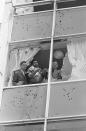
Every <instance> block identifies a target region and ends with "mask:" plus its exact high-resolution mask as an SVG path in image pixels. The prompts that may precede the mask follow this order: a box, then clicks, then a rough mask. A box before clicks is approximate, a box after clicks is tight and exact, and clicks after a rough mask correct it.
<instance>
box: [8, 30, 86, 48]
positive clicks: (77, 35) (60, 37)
mask: <svg viewBox="0 0 86 131" xmlns="http://www.w3.org/2000/svg"><path fill="white" fill-rule="evenodd" d="M82 36H83V37H86V32H83V33H75V34H69V35H59V36H54V37H53V39H54V40H55V39H64V38H65V39H66V38H73V37H82ZM45 40H47V41H49V40H51V37H46V38H37V39H27V40H19V41H11V42H10V43H9V46H13V45H14V44H19V43H24V42H25V43H28V42H41V41H45Z"/></svg>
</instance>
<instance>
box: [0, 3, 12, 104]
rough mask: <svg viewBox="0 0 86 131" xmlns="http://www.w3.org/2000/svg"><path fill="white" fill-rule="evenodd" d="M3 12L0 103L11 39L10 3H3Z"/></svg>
mask: <svg viewBox="0 0 86 131" xmlns="http://www.w3.org/2000/svg"><path fill="white" fill-rule="evenodd" d="M3 8H4V12H3V13H2V17H3V20H2V23H1V28H0V104H1V97H2V90H3V88H4V78H5V71H6V63H7V55H8V47H9V42H10V39H11V30H12V21H13V15H12V14H13V13H12V12H13V8H12V4H11V3H5V4H4V6H3Z"/></svg>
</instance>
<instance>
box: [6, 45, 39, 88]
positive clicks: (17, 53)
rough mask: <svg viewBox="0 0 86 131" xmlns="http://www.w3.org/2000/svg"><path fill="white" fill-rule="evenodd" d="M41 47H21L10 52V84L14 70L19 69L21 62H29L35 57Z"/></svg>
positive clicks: (9, 83)
mask: <svg viewBox="0 0 86 131" xmlns="http://www.w3.org/2000/svg"><path fill="white" fill-rule="evenodd" d="M39 50H40V49H39V48H30V47H27V48H20V49H14V50H12V51H11V52H10V54H9V60H8V72H7V78H8V81H9V82H8V86H10V85H11V82H12V72H13V71H14V70H17V69H19V67H20V62H21V61H26V62H27V64H29V62H30V61H31V60H32V59H33V57H34V56H35V55H36V53H37V52H38V51H39Z"/></svg>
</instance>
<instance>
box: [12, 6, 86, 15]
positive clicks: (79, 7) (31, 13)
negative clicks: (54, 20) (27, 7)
mask: <svg viewBox="0 0 86 131" xmlns="http://www.w3.org/2000/svg"><path fill="white" fill-rule="evenodd" d="M81 8H86V5H82V6H75V7H67V8H59V9H56V11H64V10H73V9H76V10H77V9H81ZM53 11H54V9H52V10H44V11H38V12H33V11H32V12H29V13H26V14H18V15H14V17H19V16H26V15H34V14H42V13H48V12H53Z"/></svg>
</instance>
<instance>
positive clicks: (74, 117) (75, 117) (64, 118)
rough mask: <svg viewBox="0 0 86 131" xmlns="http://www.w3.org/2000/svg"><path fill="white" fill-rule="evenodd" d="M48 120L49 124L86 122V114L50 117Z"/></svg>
mask: <svg viewBox="0 0 86 131" xmlns="http://www.w3.org/2000/svg"><path fill="white" fill-rule="evenodd" d="M47 120H48V122H62V121H74V120H75V121H76V120H86V114H83V115H72V116H59V117H49V118H48V119H47Z"/></svg>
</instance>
